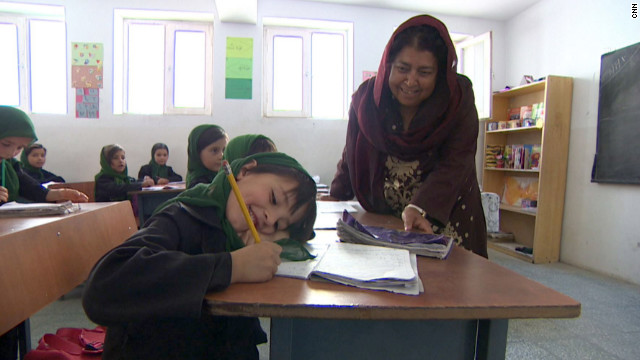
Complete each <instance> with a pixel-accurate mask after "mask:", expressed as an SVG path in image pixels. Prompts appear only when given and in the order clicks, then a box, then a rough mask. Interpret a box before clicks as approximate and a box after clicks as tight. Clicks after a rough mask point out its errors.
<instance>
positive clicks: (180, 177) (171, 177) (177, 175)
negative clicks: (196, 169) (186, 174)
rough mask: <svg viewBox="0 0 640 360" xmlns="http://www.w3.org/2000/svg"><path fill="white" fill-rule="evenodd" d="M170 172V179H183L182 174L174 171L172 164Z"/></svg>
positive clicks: (169, 167) (172, 180)
mask: <svg viewBox="0 0 640 360" xmlns="http://www.w3.org/2000/svg"><path fill="white" fill-rule="evenodd" d="M168 173H169V181H171V182H176V181H182V175H180V174H176V173H175V172H174V171H173V168H172V167H171V166H168Z"/></svg>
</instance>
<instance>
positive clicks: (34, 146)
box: [24, 143, 47, 156]
mask: <svg viewBox="0 0 640 360" xmlns="http://www.w3.org/2000/svg"><path fill="white" fill-rule="evenodd" d="M35 149H42V150H44V154H45V155H47V148H45V147H44V146H42V144H37V143H34V144H31V145H29V146H27V147H26V148H25V149H24V153H25V155H26V156H29V154H31V152H32V151H33V150H35Z"/></svg>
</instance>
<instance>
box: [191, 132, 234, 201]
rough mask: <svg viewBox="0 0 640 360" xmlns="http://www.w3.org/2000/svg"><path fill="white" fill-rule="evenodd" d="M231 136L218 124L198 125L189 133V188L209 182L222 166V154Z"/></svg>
mask: <svg viewBox="0 0 640 360" xmlns="http://www.w3.org/2000/svg"><path fill="white" fill-rule="evenodd" d="M228 142H229V136H228V135H227V133H226V132H225V131H224V129H223V128H221V127H220V126H217V125H212V124H204V125H199V126H196V127H195V128H194V129H193V130H191V133H190V134H189V144H188V145H187V156H188V159H187V183H186V186H187V189H190V188H192V187H194V186H196V185H198V184H209V183H211V181H212V180H213V178H214V177H215V176H216V174H217V173H218V171H219V170H220V167H221V166H222V155H223V154H224V150H225V148H226V147H227V143H228Z"/></svg>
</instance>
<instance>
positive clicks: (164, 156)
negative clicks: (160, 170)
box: [153, 149, 169, 166]
mask: <svg viewBox="0 0 640 360" xmlns="http://www.w3.org/2000/svg"><path fill="white" fill-rule="evenodd" d="M153 160H155V162H156V163H157V164H158V165H161V166H162V165H167V160H169V152H168V151H167V149H158V150H156V152H155V153H154V154H153Z"/></svg>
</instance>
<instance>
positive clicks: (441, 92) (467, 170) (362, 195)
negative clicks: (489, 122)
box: [328, 15, 487, 257]
mask: <svg viewBox="0 0 640 360" xmlns="http://www.w3.org/2000/svg"><path fill="white" fill-rule="evenodd" d="M456 62H457V58H456V52H455V49H454V47H453V43H452V42H451V38H450V36H449V32H448V30H447V28H446V26H445V25H444V24H443V23H442V22H440V21H439V20H438V19H435V18H433V17H431V16H427V15H421V16H416V17H413V18H411V19H409V20H407V21H406V22H405V23H403V24H402V25H400V26H399V27H398V29H397V30H396V31H395V32H394V33H393V35H392V36H391V39H390V40H389V42H388V44H387V46H386V48H385V50H384V53H383V54H382V61H381V62H380V67H379V68H378V74H377V76H376V77H374V78H371V79H369V80H367V81H365V82H364V83H363V84H362V85H361V86H360V87H359V89H358V90H357V91H356V92H355V94H354V95H353V98H352V102H351V108H350V110H349V125H348V128H347V140H346V145H345V148H344V151H343V153H342V159H341V160H340V162H339V163H338V170H337V172H336V175H335V177H334V179H333V181H332V183H331V190H330V197H329V198H328V199H329V200H330V199H331V198H334V199H338V200H349V199H352V198H353V197H354V196H355V197H356V198H357V199H358V201H359V202H360V204H361V205H362V206H363V207H364V209H365V210H367V211H372V212H377V213H391V214H394V215H396V216H401V217H402V219H403V221H404V224H405V228H406V229H407V230H422V231H425V232H428V233H431V232H436V233H444V234H447V235H449V236H451V237H453V238H454V239H455V240H456V242H457V243H458V244H461V245H462V246H464V247H465V248H467V249H469V250H472V251H473V252H475V253H477V254H479V255H481V256H484V257H486V256H487V232H486V223H485V219H484V214H483V211H482V202H481V200H480V189H479V186H478V181H477V178H476V171H475V153H476V141H477V137H478V113H477V111H476V108H475V104H474V96H473V89H472V87H471V82H470V81H469V79H468V78H466V77H465V76H463V75H460V74H458V73H457V72H456Z"/></svg>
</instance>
